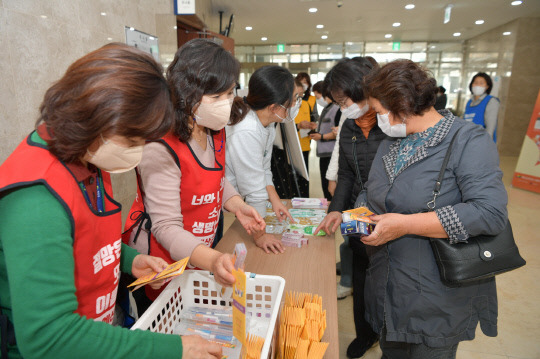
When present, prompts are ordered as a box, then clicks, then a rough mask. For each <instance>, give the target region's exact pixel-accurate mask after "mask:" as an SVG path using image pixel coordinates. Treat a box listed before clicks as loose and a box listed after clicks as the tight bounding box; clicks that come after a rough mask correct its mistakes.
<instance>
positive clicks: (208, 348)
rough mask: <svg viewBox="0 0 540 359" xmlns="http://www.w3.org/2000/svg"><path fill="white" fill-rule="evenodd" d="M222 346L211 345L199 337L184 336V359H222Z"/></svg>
mask: <svg viewBox="0 0 540 359" xmlns="http://www.w3.org/2000/svg"><path fill="white" fill-rule="evenodd" d="M222 355H223V354H222V352H221V345H219V344H216V343H211V342H209V341H208V340H205V339H203V338H201V337H200V336H198V335H184V336H182V359H212V358H217V359H221V357H222Z"/></svg>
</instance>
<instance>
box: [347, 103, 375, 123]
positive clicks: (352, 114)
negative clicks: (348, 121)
mask: <svg viewBox="0 0 540 359" xmlns="http://www.w3.org/2000/svg"><path fill="white" fill-rule="evenodd" d="M368 110H369V104H367V103H366V104H365V105H364V106H363V107H362V108H360V106H358V104H357V103H356V102H355V103H353V104H352V105H350V106H349V107H347V108H346V109H345V110H341V114H342V115H343V116H345V118H352V119H354V120H356V119H357V118H360V117H362V116H364V115H365V114H366V112H368Z"/></svg>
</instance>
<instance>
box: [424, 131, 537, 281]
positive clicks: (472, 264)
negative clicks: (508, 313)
mask: <svg viewBox="0 0 540 359" xmlns="http://www.w3.org/2000/svg"><path fill="white" fill-rule="evenodd" d="M458 132H459V130H458V131H457V132H456V133H455V134H454V137H453V138H452V141H451V142H450V146H449V147H448V150H447V152H446V156H445V158H444V161H443V165H442V167H441V171H440V173H439V178H438V179H437V182H436V185H435V189H434V190H433V200H432V201H430V202H429V203H428V208H429V210H430V211H433V210H434V209H435V200H436V198H437V196H438V195H439V193H440V189H441V184H442V180H443V175H444V171H445V169H446V166H447V165H448V160H449V158H450V152H451V149H452V145H453V144H454V140H455V139H456V135H457V134H458ZM430 243H431V248H432V249H433V254H434V255H435V260H436V262H437V266H438V267H439V274H440V276H441V281H442V282H443V283H444V284H445V285H447V286H449V287H456V286H461V285H464V284H469V283H472V282H474V281H478V280H481V279H486V278H490V277H493V276H495V275H497V274H501V273H504V272H508V271H511V270H513V269H516V268H519V267H522V266H524V265H525V263H526V262H525V260H524V259H523V258H522V257H521V255H520V254H519V250H518V247H517V246H516V242H515V241H514V235H513V233H512V226H511V225H510V221H508V220H507V222H506V226H505V228H504V230H503V231H502V232H501V233H499V234H498V235H496V236H488V235H480V236H475V237H469V239H467V242H460V243H455V244H450V242H449V241H448V239H447V238H430Z"/></svg>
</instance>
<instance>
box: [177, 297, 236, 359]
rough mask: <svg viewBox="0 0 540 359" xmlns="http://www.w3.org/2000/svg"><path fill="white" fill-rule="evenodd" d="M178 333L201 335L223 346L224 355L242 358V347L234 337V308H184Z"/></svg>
mask: <svg viewBox="0 0 540 359" xmlns="http://www.w3.org/2000/svg"><path fill="white" fill-rule="evenodd" d="M176 333H177V334H179V335H191V334H197V335H200V336H201V337H202V338H204V339H206V340H208V341H211V342H214V343H217V344H219V345H221V346H222V349H223V354H225V355H226V356H227V357H229V358H238V357H240V350H241V346H240V345H239V344H240V343H238V340H237V339H236V338H235V337H234V335H233V312H232V307H222V309H218V308H204V307H187V308H184V310H183V311H182V314H181V320H180V324H179V326H178V327H177V328H176Z"/></svg>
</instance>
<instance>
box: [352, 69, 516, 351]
mask: <svg viewBox="0 0 540 359" xmlns="http://www.w3.org/2000/svg"><path fill="white" fill-rule="evenodd" d="M364 86H365V90H366V93H367V96H368V97H369V104H370V106H372V107H373V109H374V110H375V111H377V114H378V117H379V123H381V124H384V125H382V126H383V128H382V129H383V130H384V131H385V132H386V133H387V134H388V135H390V136H392V137H394V138H393V139H388V140H385V141H383V142H382V143H381V145H380V147H379V150H378V151H377V155H376V156H375V159H374V160H373V166H372V168H371V172H370V174H369V179H368V182H367V203H368V207H369V208H370V210H372V211H373V212H374V213H376V214H377V215H376V216H373V217H372V219H373V220H374V221H375V222H377V225H376V226H375V228H374V230H373V231H372V233H371V234H370V235H369V236H365V237H362V238H361V240H362V242H363V243H365V244H366V246H367V247H368V254H369V262H370V266H369V269H368V272H367V277H366V296H365V298H366V320H367V321H368V322H369V323H370V324H371V326H372V328H373V330H374V331H375V332H377V333H379V335H380V340H379V341H380V346H381V349H382V352H383V357H385V358H389V359H394V358H396V359H397V358H405V357H408V358H411V359H421V358H434V357H437V358H439V357H440V358H442V357H444V358H455V357H456V351H457V347H458V344H459V342H460V341H464V340H472V339H473V338H474V336H475V332H476V328H477V326H478V322H480V324H481V329H482V331H483V332H484V334H486V335H488V336H496V335H497V294H496V287H495V279H494V278H490V279H487V280H483V281H477V282H473V283H470V284H467V285H464V286H461V287H456V288H449V287H447V286H445V285H444V284H443V282H441V279H440V274H439V270H438V268H437V264H436V261H435V257H434V254H433V250H432V248H431V245H430V240H429V239H430V238H444V239H448V241H449V242H450V243H451V244H455V243H458V242H463V241H466V240H467V239H468V238H469V237H472V236H477V235H481V234H485V235H496V234H498V233H500V232H501V231H502V230H503V228H504V226H505V224H506V221H507V210H506V203H507V195H506V190H505V188H504V185H503V183H502V172H501V170H500V168H499V165H498V163H499V159H498V155H497V151H496V148H495V144H494V143H493V141H492V140H491V138H490V136H489V135H488V134H487V133H486V131H484V129H482V128H480V127H479V126H477V125H474V124H472V123H470V122H466V121H463V120H461V119H459V118H456V117H455V116H454V115H452V113H451V112H450V111H448V110H442V111H439V112H437V110H435V108H434V107H433V105H434V104H435V96H436V95H435V90H436V81H435V79H433V78H432V76H431V74H430V73H429V72H428V71H427V70H425V69H423V68H422V67H420V66H419V65H418V64H415V63H414V62H412V61H410V60H396V61H393V62H390V63H389V64H387V65H385V66H384V67H382V68H381V69H379V70H376V71H374V72H372V73H370V74H368V75H367V76H366V78H365V79H364ZM396 126H397V127H396ZM403 135H405V137H403ZM454 136H455V137H454ZM453 139H455V142H454V143H453V147H452V149H451V152H450V157H449V158H448V163H447V165H446V168H445V169H444V181H442V184H441V183H439V191H438V192H439V193H438V194H437V195H434V192H435V191H434V188H435V187H436V183H437V181H438V177H439V173H440V171H441V165H442V164H443V162H444V159H445V156H446V153H447V152H448V148H449V146H450V143H451V141H453ZM480 298H482V299H480ZM480 301H481V303H480ZM382 303H384V305H382Z"/></svg>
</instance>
